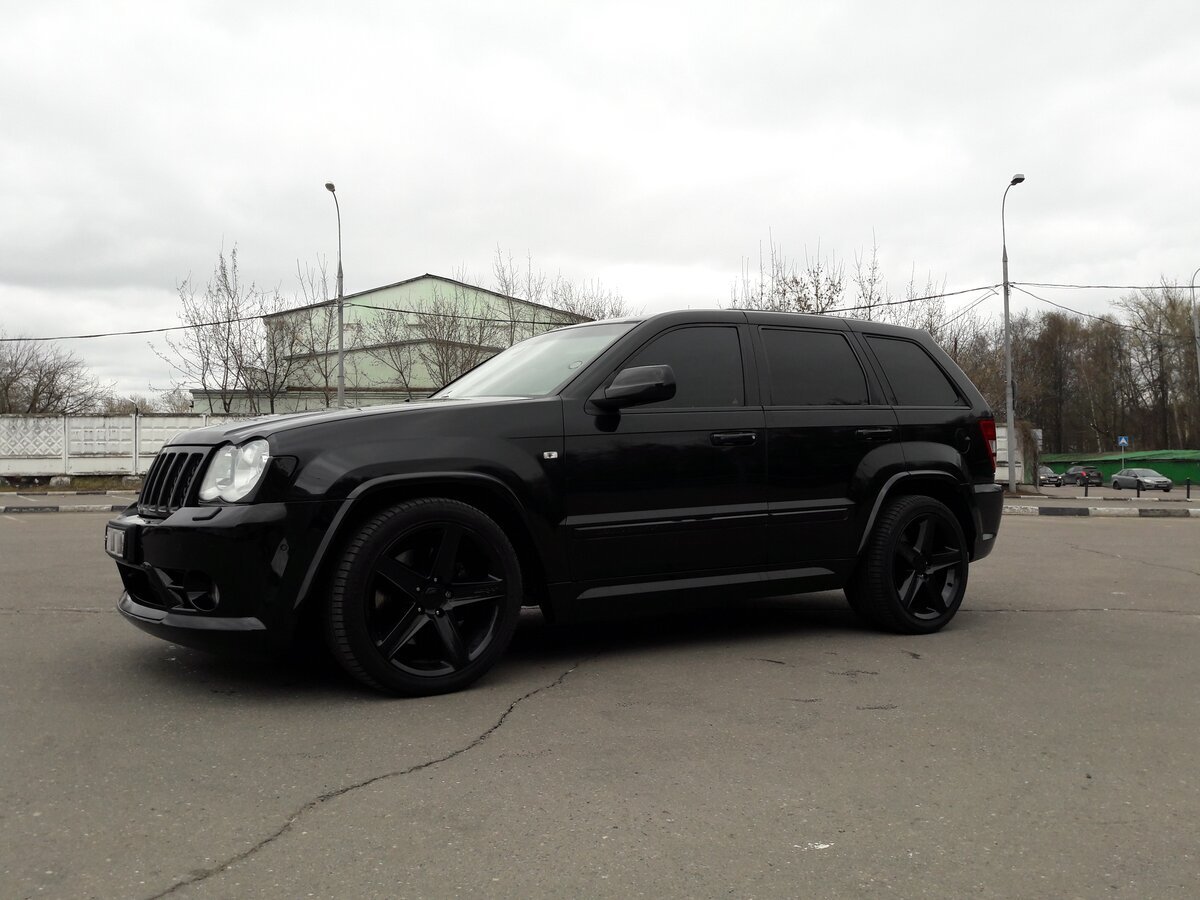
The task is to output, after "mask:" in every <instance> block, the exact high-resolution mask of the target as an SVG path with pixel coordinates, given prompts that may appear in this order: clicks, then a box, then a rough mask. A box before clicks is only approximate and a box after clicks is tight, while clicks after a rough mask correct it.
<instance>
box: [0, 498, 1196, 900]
mask: <svg viewBox="0 0 1200 900" xmlns="http://www.w3.org/2000/svg"><path fill="white" fill-rule="evenodd" d="M106 518H107V516H105V515H103V514H90V513H79V514H76V515H45V516H0V617H2V618H0V621H2V622H3V625H4V627H3V628H2V629H0V759H2V760H3V766H2V767H0V897H4V898H17V897H72V898H75V897H106V898H107V897H162V896H171V897H205V898H208V897H239V898H240V897H259V896H262V897H287V898H294V897H304V896H314V897H666V896H689V897H798V896H800V897H947V898H961V897H967V896H971V897H996V898H1001V897H1003V898H1013V897H1031V898H1032V897H1036V898H1045V897H1087V898H1091V897H1101V896H1104V897H1128V898H1135V897H1136V898H1154V897H1189V898H1190V897H1194V896H1196V893H1197V886H1198V885H1200V851H1198V849H1197V848H1198V847H1200V744H1198V741H1197V737H1198V736H1200V692H1198V691H1197V689H1196V686H1197V682H1198V676H1200V653H1198V652H1197V649H1198V643H1200V642H1198V637H1200V589H1198V588H1200V522H1197V521H1196V520H1195V519H1133V520H1126V519H1096V518H1085V519H1077V518H1069V519H1063V518H1057V517H1056V518H1046V517H1030V518H1020V517H1006V518H1005V520H1004V523H1003V526H1002V532H1001V541H1000V544H999V547H998V549H997V551H996V552H995V553H994V554H993V556H992V557H991V558H989V559H987V560H985V561H983V562H981V563H980V564H978V565H976V566H975V567H973V569H972V572H971V585H970V587H969V589H968V598H967V605H966V607H965V608H964V610H963V612H961V613H960V615H959V616H958V618H957V619H956V621H955V622H954V623H953V624H952V625H951V626H950V627H949V628H948V629H947V630H946V631H944V632H942V633H941V634H938V635H934V636H930V637H923V638H918V637H896V636H887V635H881V634H876V633H874V632H871V631H869V630H867V629H865V628H863V627H861V626H860V625H859V624H858V623H857V622H856V621H855V620H854V618H853V617H852V616H851V615H850V613H849V612H848V611H847V610H846V609H845V607H844V604H843V603H842V601H841V595H840V594H819V595H813V596H810V597H806V598H796V599H792V600H788V601H776V602H772V603H763V604H757V605H755V606H752V607H749V608H746V609H739V610H728V611H721V612H710V613H704V614H693V615H690V616H678V617H675V618H671V619H654V620H645V621H640V622H629V621H616V622H608V623H604V624H601V625H593V626H587V627H583V626H578V627H573V628H562V627H548V626H546V625H544V624H543V623H542V621H541V620H540V619H539V618H538V617H536V616H532V615H531V616H530V617H529V618H528V619H527V620H526V621H524V622H523V623H522V627H521V628H520V630H519V632H518V635H517V639H516V642H515V645H514V647H513V649H512V650H511V652H510V654H509V656H508V657H507V658H506V660H505V661H504V662H503V663H502V664H501V665H500V666H499V667H498V668H497V669H496V670H495V671H494V672H493V673H492V674H491V675H490V676H489V677H487V678H485V680H484V681H483V682H481V683H480V684H479V685H478V686H477V687H476V688H474V689H472V690H469V691H466V692H464V693H461V694H457V695H452V696H447V697H440V698H433V699H428V700H391V699H385V698H380V697H376V696H374V695H371V694H369V693H366V692H363V691H361V690H359V689H358V688H356V687H355V686H353V685H352V684H350V683H349V682H348V681H347V680H345V679H344V678H341V677H339V676H338V675H336V674H335V673H331V672H329V671H328V670H325V669H322V668H320V667H310V668H307V669H297V668H279V667H264V666H261V665H254V664H248V663H236V662H229V661H223V660H218V659H213V658H210V657H207V656H205V655H203V654H199V653H195V652H192V651H189V650H185V649H182V648H177V647H173V646H171V645H168V644H165V643H162V642H159V641H157V640H155V639H153V638H151V637H149V636H147V635H144V634H142V633H141V632H139V631H137V630H135V629H133V628H132V627H130V626H128V625H126V624H125V623H124V622H123V621H121V620H120V619H119V617H118V616H117V614H116V613H115V612H114V611H113V603H114V600H115V598H116V595H117V590H118V588H117V584H118V581H117V577H116V575H115V572H114V570H113V567H112V565H111V564H110V563H109V562H108V561H107V559H106V558H105V557H104V556H103V553H102V551H101V535H102V530H103V522H104V520H105V519H106Z"/></svg>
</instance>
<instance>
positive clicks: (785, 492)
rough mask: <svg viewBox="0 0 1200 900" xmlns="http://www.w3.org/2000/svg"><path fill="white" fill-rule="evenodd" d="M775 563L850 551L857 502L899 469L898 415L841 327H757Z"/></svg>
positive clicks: (860, 513)
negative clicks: (892, 470)
mask: <svg viewBox="0 0 1200 900" xmlns="http://www.w3.org/2000/svg"><path fill="white" fill-rule="evenodd" d="M756 338H757V348H758V351H759V353H760V356H761V359H762V364H761V374H760V383H761V384H762V391H763V403H764V406H765V410H766V427H767V473H768V474H767V489H768V492H769V495H770V516H769V520H768V538H767V546H768V555H769V560H770V564H771V567H772V568H773V569H781V568H787V567H791V566H794V565H796V564H797V563H801V564H802V563H804V562H808V561H813V560H825V559H839V558H848V557H851V556H853V555H854V554H855V552H856V550H857V547H856V542H855V535H856V534H857V525H856V523H857V522H858V521H859V520H860V519H861V517H862V516H864V515H865V514H866V512H867V511H864V510H863V509H862V508H861V506H862V505H863V504H864V503H865V502H866V501H868V500H869V499H870V498H872V497H873V496H874V488H875V486H876V483H877V481H878V479H879V477H881V476H882V475H883V474H885V473H886V470H887V469H888V467H889V466H891V467H894V468H897V469H898V468H900V467H902V465H903V458H902V455H901V452H900V450H899V447H898V445H897V443H896V442H897V441H898V440H899V428H898V423H897V421H896V415H895V413H894V412H893V411H892V409H891V408H890V407H889V406H888V405H887V404H886V403H885V402H884V397H883V394H882V392H881V391H880V389H879V386H878V384H877V383H876V382H875V380H874V379H873V378H872V377H871V376H870V375H869V370H868V367H867V365H866V364H865V360H864V359H863V358H862V355H861V353H860V351H859V350H858V349H857V347H856V342H855V341H854V339H853V336H852V335H851V334H849V333H848V332H847V331H846V330H845V329H844V328H835V327H830V328H829V329H828V330H822V329H818V328H810V327H785V326H769V325H759V326H758V327H757V330H756Z"/></svg>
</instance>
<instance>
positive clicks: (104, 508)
mask: <svg viewBox="0 0 1200 900" xmlns="http://www.w3.org/2000/svg"><path fill="white" fill-rule="evenodd" d="M128 505H129V504H127V503H85V504H83V505H81V506H0V515H10V514H12V513H20V514H22V515H24V514H26V513H35V514H36V513H72V512H120V511H121V510H123V509H125V508H126V507H127V506H128Z"/></svg>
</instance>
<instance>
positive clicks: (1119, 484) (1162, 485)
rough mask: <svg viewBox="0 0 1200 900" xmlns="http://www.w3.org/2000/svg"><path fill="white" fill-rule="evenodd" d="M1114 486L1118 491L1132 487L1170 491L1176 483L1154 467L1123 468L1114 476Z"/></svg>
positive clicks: (1135, 488) (1144, 489)
mask: <svg viewBox="0 0 1200 900" xmlns="http://www.w3.org/2000/svg"><path fill="white" fill-rule="evenodd" d="M1112 486H1113V487H1114V488H1116V489H1117V490H1118V491H1119V490H1121V489H1122V488H1132V489H1134V490H1143V491H1169V490H1170V489H1171V488H1173V487H1175V483H1174V482H1173V481H1171V479H1170V478H1168V477H1167V476H1165V475H1163V474H1161V473H1159V472H1155V471H1154V470H1153V469H1122V470H1121V471H1120V472H1118V473H1117V474H1116V475H1114V476H1113V480H1112Z"/></svg>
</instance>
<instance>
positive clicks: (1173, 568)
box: [1067, 543, 1200, 578]
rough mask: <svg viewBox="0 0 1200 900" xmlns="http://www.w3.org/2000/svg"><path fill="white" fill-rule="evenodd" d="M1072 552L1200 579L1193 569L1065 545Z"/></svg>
mask: <svg viewBox="0 0 1200 900" xmlns="http://www.w3.org/2000/svg"><path fill="white" fill-rule="evenodd" d="M1067 546H1068V547H1070V548H1071V549H1072V550H1078V551H1080V552H1081V553H1095V554H1096V555H1097V556H1103V557H1104V558H1105V559H1119V560H1122V561H1123V562H1135V563H1139V564H1141V565H1143V566H1149V567H1150V568H1151V569H1170V570H1171V571H1172V572H1183V573H1184V574H1185V575H1195V576H1196V577H1197V578H1200V572H1197V571H1195V570H1194V569H1185V568H1183V567H1182V566H1171V565H1167V564H1166V563H1152V562H1149V561H1148V560H1144V559H1138V558H1137V557H1136V556H1122V555H1121V554H1120V553H1112V552H1111V551H1104V550H1096V549H1094V548H1092V547H1081V546H1079V545H1078V544H1071V543H1068V544H1067Z"/></svg>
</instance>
